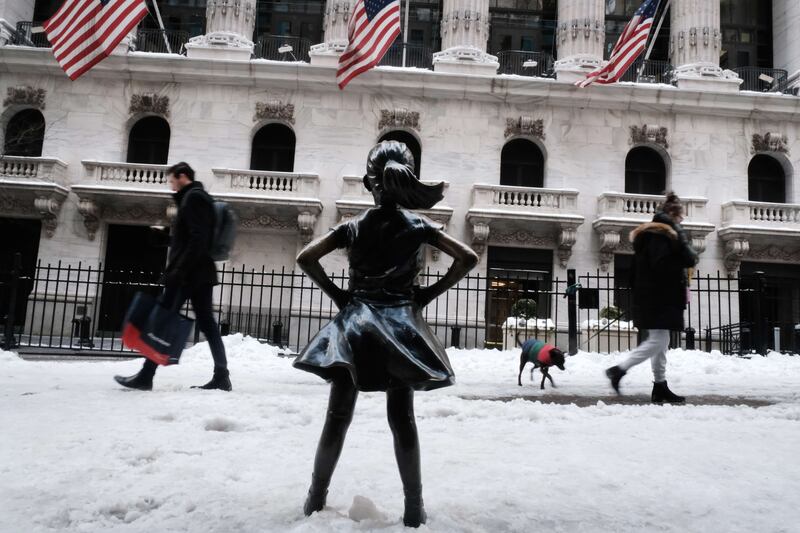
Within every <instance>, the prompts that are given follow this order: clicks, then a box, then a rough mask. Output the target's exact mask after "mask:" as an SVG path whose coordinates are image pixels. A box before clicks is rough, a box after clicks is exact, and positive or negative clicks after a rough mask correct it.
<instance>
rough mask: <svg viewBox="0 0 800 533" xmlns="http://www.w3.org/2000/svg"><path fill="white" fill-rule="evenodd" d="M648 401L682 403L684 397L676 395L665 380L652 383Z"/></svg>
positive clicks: (684, 399)
mask: <svg viewBox="0 0 800 533" xmlns="http://www.w3.org/2000/svg"><path fill="white" fill-rule="evenodd" d="M650 401H651V402H653V403H683V402H685V401H686V398H684V397H683V396H678V395H677V394H675V393H674V392H672V391H671V390H669V387H668V386H667V382H666V381H662V382H660V383H653V394H651V395H650Z"/></svg>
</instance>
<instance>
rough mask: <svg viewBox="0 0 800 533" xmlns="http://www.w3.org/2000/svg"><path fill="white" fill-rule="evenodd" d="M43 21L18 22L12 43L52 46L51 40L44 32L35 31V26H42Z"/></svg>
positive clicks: (38, 46) (41, 46) (39, 46)
mask: <svg viewBox="0 0 800 533" xmlns="http://www.w3.org/2000/svg"><path fill="white" fill-rule="evenodd" d="M41 26H42V23H41V22H30V21H23V22H17V31H16V35H15V36H14V39H13V41H12V44H15V45H17V46H32V47H35V48H50V46H51V45H50V41H48V40H47V35H46V34H45V33H44V32H35V33H34V31H33V29H34V28H40V27H41Z"/></svg>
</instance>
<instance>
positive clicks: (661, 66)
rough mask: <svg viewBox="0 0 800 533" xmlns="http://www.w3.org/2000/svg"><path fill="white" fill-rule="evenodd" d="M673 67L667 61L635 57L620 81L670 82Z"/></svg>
mask: <svg viewBox="0 0 800 533" xmlns="http://www.w3.org/2000/svg"><path fill="white" fill-rule="evenodd" d="M673 70H674V69H673V67H672V65H671V64H670V63H669V61H657V60H653V59H648V60H647V61H645V60H644V59H642V58H639V59H637V60H636V61H634V62H633V64H632V65H631V66H630V67H629V68H628V70H626V71H625V74H623V75H622V78H620V81H631V82H635V83H666V84H670V83H672V72H673Z"/></svg>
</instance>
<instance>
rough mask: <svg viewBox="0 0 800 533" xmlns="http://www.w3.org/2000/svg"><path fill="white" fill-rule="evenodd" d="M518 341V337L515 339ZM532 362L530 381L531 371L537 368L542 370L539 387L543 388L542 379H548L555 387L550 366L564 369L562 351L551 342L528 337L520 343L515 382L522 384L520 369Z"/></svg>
mask: <svg viewBox="0 0 800 533" xmlns="http://www.w3.org/2000/svg"><path fill="white" fill-rule="evenodd" d="M517 343H519V339H517ZM528 363H533V368H531V381H532V380H533V372H534V370H536V369H537V368H539V369H541V372H542V384H541V387H540V388H541V389H542V390H544V380H545V379H549V380H550V384H551V385H552V386H553V387H555V386H556V384H555V382H554V381H553V377H552V376H551V375H550V367H551V366H556V367H558V368H559V369H560V370H564V352H562V351H561V350H559V349H558V348H556V347H555V346H553V345H552V344H545V343H544V342H542V341H540V340H536V339H528V340H526V341H525V342H524V343H522V352H521V353H520V354H519V376H517V383H518V384H519V386H520V387H521V386H522V371H523V370H524V369H525V365H527V364H528Z"/></svg>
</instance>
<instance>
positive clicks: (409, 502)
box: [403, 485, 428, 527]
mask: <svg viewBox="0 0 800 533" xmlns="http://www.w3.org/2000/svg"><path fill="white" fill-rule="evenodd" d="M403 492H404V493H405V495H406V505H405V512H404V513H403V525H405V526H406V527H419V526H420V525H421V524H424V523H425V522H426V521H427V520H428V515H427V514H425V504H424V503H423V501H422V485H420V486H418V487H414V488H413V489H403Z"/></svg>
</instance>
